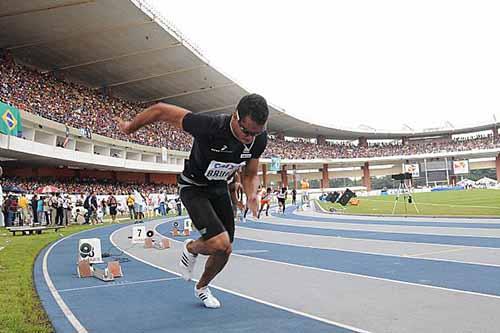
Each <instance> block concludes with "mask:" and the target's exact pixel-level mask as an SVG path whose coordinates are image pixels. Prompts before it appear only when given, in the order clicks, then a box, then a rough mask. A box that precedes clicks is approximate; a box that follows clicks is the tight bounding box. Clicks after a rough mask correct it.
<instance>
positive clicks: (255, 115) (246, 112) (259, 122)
mask: <svg viewBox="0 0 500 333" xmlns="http://www.w3.org/2000/svg"><path fill="white" fill-rule="evenodd" d="M268 116H269V109H268V107H267V102H266V100H265V99H264V97H262V96H260V95H257V94H250V95H246V96H244V97H243V98H241V100H240V101H239V103H238V106H237V107H236V111H235V112H234V117H233V118H234V123H235V126H234V127H233V129H235V134H236V136H237V137H238V139H239V140H240V141H241V142H243V143H247V144H248V143H251V142H252V141H253V139H254V137H256V136H258V135H260V134H262V133H263V132H264V131H265V127H266V122H267V117H268Z"/></svg>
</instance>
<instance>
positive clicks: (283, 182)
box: [281, 164, 288, 187]
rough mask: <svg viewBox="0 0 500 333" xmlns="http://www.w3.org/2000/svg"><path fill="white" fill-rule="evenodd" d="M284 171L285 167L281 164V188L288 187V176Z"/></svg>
mask: <svg viewBox="0 0 500 333" xmlns="http://www.w3.org/2000/svg"><path fill="white" fill-rule="evenodd" d="M286 169H287V165H286V164H283V165H282V166H281V187H288V175H287V172H286Z"/></svg>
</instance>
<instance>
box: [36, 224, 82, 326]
mask: <svg viewBox="0 0 500 333" xmlns="http://www.w3.org/2000/svg"><path fill="white" fill-rule="evenodd" d="M84 231H87V230H84ZM81 232H83V231H81ZM77 234H78V233H76V234H73V235H69V236H68V237H64V238H61V239H60V240H58V241H57V242H55V243H54V244H52V245H51V246H50V247H49V249H48V250H47V252H45V255H44V256H43V264H42V270H43V277H44V278H45V283H46V284H47V287H48V288H49V291H50V293H51V294H52V297H54V300H55V301H56V303H57V305H59V308H61V311H62V312H63V314H64V316H66V318H67V319H68V320H69V322H70V323H71V325H72V326H73V327H74V328H75V330H76V331H77V332H78V333H88V331H87V330H86V329H85V327H83V325H82V324H81V323H80V321H79V320H78V319H77V318H76V316H75V315H74V314H73V312H71V310H70V309H69V307H68V306H67V305H66V303H65V302H64V300H63V299H62V297H61V295H59V293H58V292H57V289H56V287H55V286H54V284H53V283H52V279H51V278H50V275H49V271H48V268H47V258H48V257H49V254H50V251H52V249H53V248H54V247H55V246H56V245H57V244H59V243H60V242H62V241H63V240H65V239H68V238H70V237H72V236H74V235H77Z"/></svg>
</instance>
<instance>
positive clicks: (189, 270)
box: [179, 239, 198, 281]
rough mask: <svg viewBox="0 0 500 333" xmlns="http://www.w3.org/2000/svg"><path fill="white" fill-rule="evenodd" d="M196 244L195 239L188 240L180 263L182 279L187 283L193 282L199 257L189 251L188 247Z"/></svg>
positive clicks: (183, 248)
mask: <svg viewBox="0 0 500 333" xmlns="http://www.w3.org/2000/svg"><path fill="white" fill-rule="evenodd" d="M191 242H194V240H193V239H186V240H185V241H184V245H183V247H182V255H181V259H180V261H179V268H180V270H181V274H182V278H183V279H184V280H186V281H191V278H192V276H193V268H194V265H195V264H196V258H197V257H198V255H194V254H192V253H191V252H189V251H188V249H187V245H188V244H189V243H191Z"/></svg>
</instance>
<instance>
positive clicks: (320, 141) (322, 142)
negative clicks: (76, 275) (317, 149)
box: [316, 135, 326, 145]
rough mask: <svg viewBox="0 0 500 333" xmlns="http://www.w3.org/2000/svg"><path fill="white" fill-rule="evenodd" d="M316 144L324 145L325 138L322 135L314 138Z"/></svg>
mask: <svg viewBox="0 0 500 333" xmlns="http://www.w3.org/2000/svg"><path fill="white" fill-rule="evenodd" d="M316 143H317V144H318V145H324V144H325V143H326V138H325V136H324V135H318V136H317V137H316Z"/></svg>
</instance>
